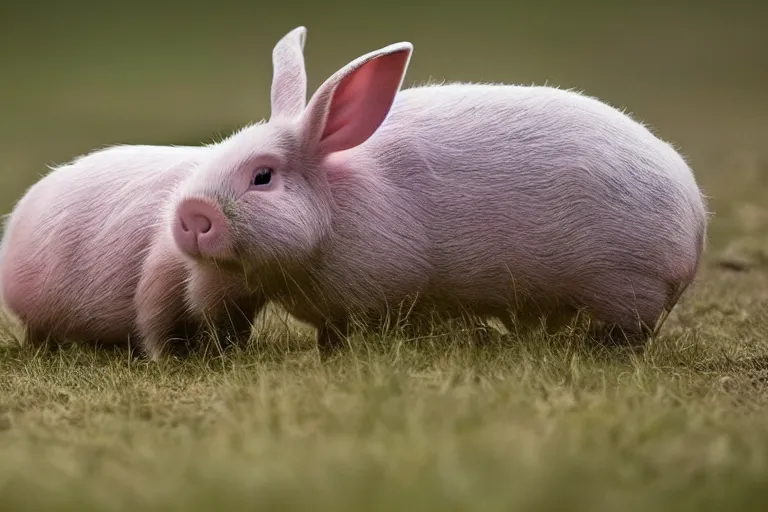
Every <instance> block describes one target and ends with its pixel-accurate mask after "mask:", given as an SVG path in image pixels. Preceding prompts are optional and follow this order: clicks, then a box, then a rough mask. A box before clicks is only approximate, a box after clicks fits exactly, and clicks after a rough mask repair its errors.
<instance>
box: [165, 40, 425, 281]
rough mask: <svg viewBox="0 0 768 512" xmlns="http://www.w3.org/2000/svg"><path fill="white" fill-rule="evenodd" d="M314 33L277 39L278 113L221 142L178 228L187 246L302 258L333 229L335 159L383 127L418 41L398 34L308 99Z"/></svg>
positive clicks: (214, 255) (191, 186)
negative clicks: (307, 50) (309, 38)
mask: <svg viewBox="0 0 768 512" xmlns="http://www.w3.org/2000/svg"><path fill="white" fill-rule="evenodd" d="M305 38H306V29H305V28H304V27H298V28H296V29H294V30H292V31H291V32H289V33H288V34H286V35H285V36H284V37H283V38H282V39H281V40H280V41H279V42H278V43H277V45H276V46H275V47H274V50H273V52H272V62H273V66H274V74H273V79H272V91H271V100H272V113H271V117H270V119H269V121H268V122H262V123H260V124H256V125H253V126H249V127H247V128H245V129H243V130H241V131H240V132H238V133H236V134H235V135H233V136H231V137H230V138H228V139H226V140H224V141H223V142H221V143H220V144H218V145H217V146H215V147H214V148H212V150H211V152H210V154H209V158H207V159H206V160H205V161H204V162H203V163H202V164H201V165H200V166H199V167H198V168H197V169H196V171H195V172H194V173H193V174H192V176H190V178H189V179H188V180H187V181H186V182H185V183H184V185H183V186H182V188H181V190H180V194H179V196H178V197H179V201H178V203H177V204H176V205H175V214H174V216H173V234H174V238H175V240H176V243H177V245H178V247H179V248H180V249H181V250H182V251H183V252H184V253H186V254H187V255H189V256H191V257H193V258H196V259H201V260H214V261H218V262H221V263H224V262H227V261H229V262H233V263H234V262H238V263H241V264H247V265H248V266H254V265H256V266H262V265H271V264H275V263H277V264H282V263H288V262H297V261H299V262H300V261H304V260H305V259H306V258H308V257H310V256H311V254H312V253H313V252H314V251H315V250H316V248H317V247H318V245H319V244H320V243H321V241H322V240H323V239H324V238H325V237H326V236H328V234H329V233H330V230H331V225H332V219H333V204H334V203H333V191H332V187H331V181H330V180H329V176H328V169H329V167H331V166H328V165H325V163H326V159H327V158H328V157H329V155H332V154H334V153H338V152H341V151H345V150H348V149H351V148H354V147H356V146H359V145H360V144H362V143H364V142H365V141H366V140H368V138H370V137H371V135H373V134H374V133H375V132H376V130H377V129H378V128H379V126H380V125H381V124H382V122H383V121H384V120H385V118H386V117H387V114H388V113H389V110H390V108H391V106H392V103H393V101H394V98H395V95H396V94H397V91H398V90H399V89H400V86H401V84H402V81H403V77H404V75H405V70H406V68H407V66H408V63H409V61H410V57H411V53H412V50H413V47H412V45H411V44H410V43H398V44H393V45H390V46H386V47H384V48H381V49H379V50H377V51H374V52H371V53H368V54H366V55H363V56H361V57H359V58H357V59H355V60H353V61H352V62H350V63H349V64H347V65H346V66H344V67H343V68H341V69H340V70H339V71H337V72H336V73H334V74H333V75H332V76H331V77H330V78H329V79H328V80H326V81H325V83H323V84H322V85H321V86H320V87H319V88H318V90H317V91H316V92H315V94H314V95H313V96H312V98H311V99H310V101H309V103H307V100H306V95H307V79H306V71H305V68H304V57H303V49H304V40H305Z"/></svg>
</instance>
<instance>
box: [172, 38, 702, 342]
mask: <svg viewBox="0 0 768 512" xmlns="http://www.w3.org/2000/svg"><path fill="white" fill-rule="evenodd" d="M305 34H306V29H305V28H303V27H299V28H296V29H294V30H293V31H291V32H290V33H288V34H287V35H286V36H284V37H283V39H281V40H280V41H279V42H278V43H277V45H276V46H275V48H274V50H273V64H274V77H273V83H272V93H271V94H272V114H271V118H270V119H269V122H262V123H260V124H256V125H254V126H250V127H247V128H245V129H243V130H242V131H240V132H239V133H237V134H235V135H233V136H232V137H231V138H229V139H227V140H225V141H224V142H222V143H221V144H219V145H217V147H215V148H212V149H211V150H210V151H209V152H207V153H206V155H205V159H204V161H203V162H202V163H201V164H200V165H199V166H197V167H196V168H195V169H194V170H193V171H192V173H191V174H190V176H189V177H188V178H187V179H186V180H185V181H184V182H183V184H182V185H181V187H180V189H179V191H178V192H179V195H178V199H177V203H176V205H175V208H176V218H175V220H174V223H173V234H174V236H175V240H176V243H177V245H178V247H179V248H180V249H181V250H182V251H183V252H185V253H186V254H187V255H188V256H189V257H191V258H193V259H194V260H196V261H197V262H198V266H199V267H200V268H213V267H214V266H216V265H218V266H222V267H235V268H236V267H241V268H242V269H243V270H244V273H245V276H246V277H247V279H245V281H247V284H248V287H249V289H250V290H251V291H252V292H254V293H256V294H257V296H265V297H267V298H270V299H274V300H275V301H276V302H278V303H279V304H281V305H282V306H283V307H285V308H286V309H287V311H288V312H290V313H291V314H292V315H294V316H295V317H296V318H298V319H299V320H302V321H305V322H308V323H310V324H312V325H314V326H315V327H316V328H317V329H318V343H319V345H320V346H321V348H328V347H333V346H335V345H337V344H338V343H339V342H340V341H342V340H343V336H344V335H345V333H346V332H347V328H348V325H349V322H350V319H352V318H355V317H356V316H357V315H363V317H364V318H368V319H371V320H372V321H377V320H378V319H381V318H384V317H386V316H387V314H388V313H389V312H391V310H392V308H393V307H394V306H396V305H397V304H399V303H402V302H403V301H406V300H408V301H410V302H411V303H412V304H413V305H414V306H413V309H412V310H411V311H412V313H414V312H417V311H424V312H429V311H433V312H438V313H439V314H441V315H445V316H446V317H448V318H450V317H451V316H455V315H459V314H462V313H466V312H468V313H470V314H472V315H476V316H479V317H498V318H500V319H502V320H503V321H505V322H508V323H509V322H511V319H512V318H513V317H514V316H518V318H521V319H523V320H524V321H525V320H526V319H536V318H538V317H539V316H540V315H545V316H546V315H549V316H559V317H561V318H569V317H570V315H573V314H575V313H576V311H577V310H579V309H584V310H586V311H588V312H591V314H592V315H593V316H594V317H595V318H596V319H598V320H600V321H602V322H604V323H605V324H607V325H611V326H618V327H620V328H621V329H622V331H623V332H624V333H627V334H629V335H634V334H637V333H640V334H642V336H645V335H647V334H648V333H649V329H650V328H652V327H653V326H654V324H656V322H657V320H659V318H660V317H662V316H663V314H664V312H665V311H668V310H670V309H671V308H672V307H673V306H674V304H675V303H676V301H677V300H678V298H679V296H680V294H681V293H682V291H683V290H684V289H685V288H686V286H687V285H688V284H689V283H690V282H691V281H692V280H693V279H694V275H695V274H696V272H697V268H698V265H699V260H700V255H701V253H702V251H703V248H704V242H705V230H706V225H707V214H706V211H705V205H704V202H703V200H702V195H701V193H700V191H699V187H698V186H697V183H696V180H695V179H694V176H693V174H692V172H691V170H690V169H689V167H688V165H686V162H685V161H684V160H683V158H681V156H680V155H679V154H678V153H677V152H676V151H675V150H674V149H673V148H672V146H670V145H669V144H667V143H665V142H663V141H661V140H659V139H658V138H656V137H655V136H654V135H653V134H652V133H651V132H650V131H648V130H647V129H646V128H645V127H643V126H642V125H641V124H639V123H637V122H635V121H633V120H632V119H631V118H630V117H628V116H626V115H624V114H623V113H621V112H619V111H618V110H616V109H614V108H612V107H610V106H608V105H606V104H604V103H601V102H600V101H597V100H596V99H593V98H590V97H587V96H584V95H581V94H577V93H575V92H569V91H565V90H559V89H555V88H549V87H521V86H511V85H482V84H461V83H456V84H448V85H432V86H423V87H415V88H412V89H407V90H403V91H401V92H398V91H399V89H400V87H401V83H402V81H403V77H404V74H405V71H406V68H407V66H408V63H409V60H410V57H411V52H412V46H411V44H409V43H405V42H403V43H398V44H393V45H390V46H386V47H384V48H381V49H379V50H377V51H374V52H371V53H368V54H366V55H363V56H362V57H360V58H358V59H356V60H353V61H352V62H350V63H349V64H347V65H346V66H344V67H343V68H341V69H340V70H339V71H338V72H336V73H335V74H333V75H332V76H331V77H330V78H329V79H328V80H327V81H326V82H325V83H323V84H322V85H321V86H320V88H319V89H318V90H317V91H316V92H315V94H314V95H313V96H312V97H311V99H310V100H309V102H308V104H307V103H306V74H305V69H304V62H303V56H302V52H303V45H304V38H305ZM196 301H197V299H196V297H194V295H193V297H192V299H191V302H193V303H195V302H196Z"/></svg>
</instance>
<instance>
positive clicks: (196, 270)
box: [187, 265, 267, 346]
mask: <svg viewBox="0 0 768 512" xmlns="http://www.w3.org/2000/svg"><path fill="white" fill-rule="evenodd" d="M187 302H188V304H189V307H190V309H191V310H192V311H194V312H195V314H196V315H198V316H199V318H201V321H203V322H205V323H206V324H207V325H208V326H209V327H210V328H211V329H212V330H213V331H214V332H215V333H216V336H217V337H218V339H219V340H221V341H222V342H227V341H232V342H235V343H236V344H238V345H240V346H245V345H247V343H248V340H249V339H250V336H251V332H252V330H253V319H254V317H255V316H256V315H257V314H258V313H259V311H261V310H262V309H263V308H264V306H265V305H266V302H267V301H266V299H265V298H264V296H263V295H262V294H260V293H254V292H252V291H250V290H248V288H247V287H246V285H245V278H244V277H242V276H240V275H237V274H235V273H232V272H229V271H226V270H220V269H217V268H213V267H204V266H201V265H197V266H195V267H193V268H192V270H191V275H190V279H189V283H188V285H187Z"/></svg>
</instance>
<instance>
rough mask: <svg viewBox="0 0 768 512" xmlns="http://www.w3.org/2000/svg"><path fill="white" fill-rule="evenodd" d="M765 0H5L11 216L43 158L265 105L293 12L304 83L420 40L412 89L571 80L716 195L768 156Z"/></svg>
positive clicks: (0, 74)
mask: <svg viewBox="0 0 768 512" xmlns="http://www.w3.org/2000/svg"><path fill="white" fill-rule="evenodd" d="M760 4H761V3H760V2H757V1H755V2H746V1H735V0H734V1H730V2H719V3H715V2H707V1H699V2H650V1H646V2H621V1H618V0H617V1H613V2H595V1H593V2H583V1H571V2H563V1H561V2H552V1H549V2H534V1H521V0H508V1H506V2H504V1H488V0H474V1H464V2H458V1H449V0H442V1H436V0H429V1H418V0H411V1H403V0H388V1H384V2H373V1H370V0H369V1H367V2H366V1H362V0H358V1H356V2H351V1H347V2H328V1H321V0H315V1H311V2H309V1H306V2H302V1H295V0H294V1H290V2H288V1H272V2H267V1H266V0H262V1H261V2H255V1H250V2H248V1H239V2H234V1H225V0H220V1H216V2H214V1H208V2H198V1H186V2H183V1H174V2H149V1H145V0H134V1H131V2H121V3H117V2H115V3H109V2H95V1H90V2H78V1H67V2H64V1H59V2H34V1H31V0H30V1H27V2H16V3H15V4H12V5H11V4H7V3H3V4H2V6H1V7H0V20H1V21H0V51H2V66H1V67H0V211H2V213H5V212H7V211H9V210H10V208H11V207H12V206H13V203H14V202H15V201H16V200H17V199H18V198H19V197H20V195H21V194H22V193H23V192H24V190H25V188H26V187H28V186H29V185H30V184H31V183H33V182H34V181H35V180H37V179H38V178H39V176H40V175H41V174H42V173H44V172H46V166H47V165H50V164H56V163H62V162H64V161H67V160H69V159H71V158H72V157H74V156H76V155H78V154H81V153H84V152H87V151H88V150H90V149H93V148H96V147H102V146H105V145H108V144H114V143H146V144H197V143H200V142H207V141H210V140H212V139H215V138H220V137H221V136H223V135H226V134H228V133H229V132H230V131H231V130H233V129H234V128H236V127H237V126H239V125H242V124H244V123H247V122H250V121H253V120H258V119H260V118H262V117H267V116H268V115H269V85H270V79H271V50H272V46H273V45H274V43H275V42H276V41H277V40H278V39H279V38H280V37H281V36H282V35H283V34H284V33H285V32H287V31H288V30H290V29H291V28H293V27H295V26H297V25H306V26H307V27H308V29H309V34H308V39H307V46H306V59H307V70H308V74H309V85H310V91H312V90H314V88H315V87H317V86H318V85H319V84H320V83H321V82H322V81H323V80H324V79H325V78H326V77H327V76H328V75H329V74H331V73H332V72H333V71H335V70H336V69H337V68H338V67H340V66H342V65H344V64H346V63H347V62H348V61H349V60H351V59H353V58H355V57H357V56H358V55H360V54H362V53H365V52H368V51H370V50H373V49H375V48H378V47H380V46H383V45H386V44H389V43H392V42H395V41H399V40H408V41H411V42H412V43H413V44H414V46H415V53H414V56H413V59H412V61H411V67H410V70H409V72H408V76H407V78H406V85H409V84H414V83H418V82H422V81H425V80H427V79H437V80H443V79H445V80H451V81H454V80H458V81H493V82H501V81H503V82H511V83H523V84H533V83H536V84H544V83H548V84H553V85H558V86H561V87H576V88H579V89H582V90H584V91H585V92H587V93H589V94H591V95H595V96H598V97H600V98H602V99H604V100H605V101H607V102H609V103H611V104H613V105H615V106H617V107H620V108H625V109H627V110H628V111H630V112H632V113H634V114H635V116H637V117H638V118H639V119H641V120H643V121H644V122H645V123H647V124H648V125H650V126H651V127H652V128H653V129H654V130H655V131H656V132H657V133H658V134H659V135H661V136H662V137H663V138H665V139H667V140H669V141H671V142H673V143H674V144H676V145H677V147H678V148H680V149H681V151H682V152H683V153H684V154H685V155H686V156H687V158H688V159H689V161H690V162H691V164H692V165H693V167H694V169H695V171H696V173H697V175H698V176H699V179H700V182H701V183H702V185H703V187H704V188H705V192H706V193H707V194H708V195H710V196H713V198H714V199H713V203H712V204H713V205H715V206H716V205H717V197H718V192H719V191H720V190H721V189H722V187H727V186H728V182H729V180H727V179H723V176H724V175H727V173H728V172H729V171H728V165H729V164H728V162H731V161H733V159H734V158H741V156H740V155H742V156H743V155H747V156H748V158H749V159H751V161H758V162H765V161H766V157H767V156H768V28H766V26H767V22H768V16H766V15H765V12H766V11H768V8H766V7H765V6H761V5H760ZM766 175H768V172H762V173H758V174H755V175H753V176H752V177H751V178H749V179H752V180H756V182H755V183H754V184H753V185H752V186H751V187H750V189H752V190H758V191H760V192H761V193H762V192H764V191H765V190H766V183H765V177H766ZM734 179H736V178H734ZM744 179H747V178H744ZM761 180H762V181H761ZM731 197H732V196H731Z"/></svg>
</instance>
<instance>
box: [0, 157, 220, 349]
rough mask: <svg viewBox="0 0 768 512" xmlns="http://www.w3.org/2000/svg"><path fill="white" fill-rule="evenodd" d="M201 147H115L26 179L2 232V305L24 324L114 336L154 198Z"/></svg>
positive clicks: (128, 313) (124, 314)
mask: <svg viewBox="0 0 768 512" xmlns="http://www.w3.org/2000/svg"><path fill="white" fill-rule="evenodd" d="M203 151H205V148H196V147H175V148H174V147H159V146H157V147H156V146H117V147H113V148H108V149H105V150H101V151H97V152H94V153H91V154H89V155H86V156H84V157H81V158H79V159H77V160H75V161H73V162H72V163H70V164H68V165H65V166H62V167H60V168H58V169H55V170H54V171H53V172H51V173H50V174H48V175H47V176H45V177H44V178H43V179H41V180H40V181H39V182H37V183H36V184H35V185H33V186H32V187H31V188H30V189H29V190H28V192H27V193H26V194H25V196H24V197H23V198H22V200H21V201H20V202H19V203H18V205H17V206H16V208H15V209H14V211H13V212H12V214H11V216H10V219H9V221H8V223H7V229H6V231H5V233H4V235H3V242H2V244H3V247H2V253H0V254H1V256H0V258H1V259H0V283H1V285H2V295H3V302H4V305H5V307H6V308H7V309H9V310H10V311H11V312H12V313H13V314H14V315H16V316H17V317H19V318H20V319H21V320H22V322H24V323H25V324H27V325H28V326H29V327H31V328H34V329H38V330H42V331H50V332H54V333H56V334H66V335H67V336H71V337H73V338H79V337H86V336H87V337H91V336H97V337H100V338H102V339H104V340H115V341H116V340H117V339H118V338H119V339H124V337H125V336H126V335H127V334H128V333H129V331H130V328H131V326H132V322H133V316H132V303H131V301H132V298H133V293H134V290H135V287H136V283H137V280H138V278H139V275H140V271H141V264H142V262H143V259H144V254H145V252H146V250H147V249H148V247H149V244H150V243H151V241H152V237H153V236H154V234H155V232H156V230H157V228H158V226H159V224H160V222H161V213H162V207H163V200H164V198H165V197H166V196H167V195H168V194H169V193H170V192H171V191H172V189H173V187H174V185H175V183H177V182H178V181H179V180H180V179H181V178H183V177H184V176H185V175H186V174H187V172H188V171H189V169H190V167H191V166H193V165H194V163H195V162H196V161H197V160H198V159H199V158H201V157H202V152H203Z"/></svg>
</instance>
